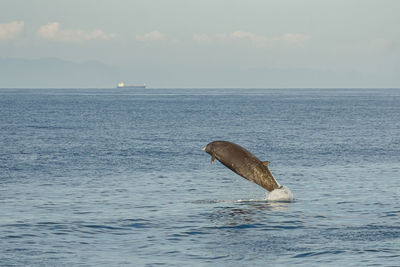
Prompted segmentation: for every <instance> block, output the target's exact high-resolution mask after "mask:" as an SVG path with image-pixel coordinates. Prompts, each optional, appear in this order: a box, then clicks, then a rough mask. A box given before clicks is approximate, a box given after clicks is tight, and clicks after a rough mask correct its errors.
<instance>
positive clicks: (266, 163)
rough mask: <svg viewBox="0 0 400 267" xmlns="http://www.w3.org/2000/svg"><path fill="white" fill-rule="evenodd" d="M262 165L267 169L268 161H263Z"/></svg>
mask: <svg viewBox="0 0 400 267" xmlns="http://www.w3.org/2000/svg"><path fill="white" fill-rule="evenodd" d="M262 163H263V164H264V166H265V167H267V168H268V164H269V161H268V160H267V161H263V162H262Z"/></svg>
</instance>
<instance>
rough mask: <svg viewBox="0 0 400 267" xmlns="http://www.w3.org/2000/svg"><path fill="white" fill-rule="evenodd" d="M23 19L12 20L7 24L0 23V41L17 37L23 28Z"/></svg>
mask: <svg viewBox="0 0 400 267" xmlns="http://www.w3.org/2000/svg"><path fill="white" fill-rule="evenodd" d="M24 25H25V23H24V22H23V21H13V22H10V23H7V24H0V41H1V40H12V39H15V38H17V37H18V36H19V35H20V34H21V33H22V31H23V30H24Z"/></svg>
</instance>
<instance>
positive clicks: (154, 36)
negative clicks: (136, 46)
mask: <svg viewBox="0 0 400 267" xmlns="http://www.w3.org/2000/svg"><path fill="white" fill-rule="evenodd" d="M166 39H167V38H166V36H165V35H164V34H163V33H161V32H159V31H152V32H149V33H146V34H143V35H136V41H139V42H153V41H165V40H166Z"/></svg>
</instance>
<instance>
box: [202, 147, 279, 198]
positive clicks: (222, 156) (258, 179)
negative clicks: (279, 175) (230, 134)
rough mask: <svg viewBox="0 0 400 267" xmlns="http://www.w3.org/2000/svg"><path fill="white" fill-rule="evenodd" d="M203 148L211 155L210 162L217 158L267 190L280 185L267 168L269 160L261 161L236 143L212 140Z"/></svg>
mask: <svg viewBox="0 0 400 267" xmlns="http://www.w3.org/2000/svg"><path fill="white" fill-rule="evenodd" d="M203 150H204V151H206V152H207V153H208V154H210V155H211V164H212V163H213V162H214V160H215V159H217V160H218V161H220V162H221V163H222V164H223V165H225V166H226V167H228V168H229V169H231V170H232V171H234V172H235V173H237V174H239V175H240V176H242V177H243V178H245V179H247V180H249V181H252V182H254V183H256V184H258V185H259V186H261V187H263V188H265V189H267V190H268V191H273V190H274V189H277V188H280V187H281V186H280V185H279V183H278V182H277V181H276V180H275V178H274V176H273V175H272V173H271V172H270V170H269V169H268V164H269V161H264V162H262V161H261V160H259V159H258V158H257V157H256V156H254V155H253V154H251V153H250V152H249V151H247V150H246V149H244V148H243V147H241V146H239V145H237V144H234V143H231V142H228V141H214V142H211V143H209V144H207V146H206V147H204V148H203Z"/></svg>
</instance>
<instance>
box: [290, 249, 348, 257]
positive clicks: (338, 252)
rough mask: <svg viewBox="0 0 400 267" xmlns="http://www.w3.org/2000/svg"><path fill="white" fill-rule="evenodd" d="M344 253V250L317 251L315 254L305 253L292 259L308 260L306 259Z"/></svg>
mask: <svg viewBox="0 0 400 267" xmlns="http://www.w3.org/2000/svg"><path fill="white" fill-rule="evenodd" d="M345 252H346V251H344V250H330V251H317V252H306V253H300V254H297V255H296V256H294V257H293V258H308V257H316V256H320V255H330V254H332V255H336V254H341V253H345Z"/></svg>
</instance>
